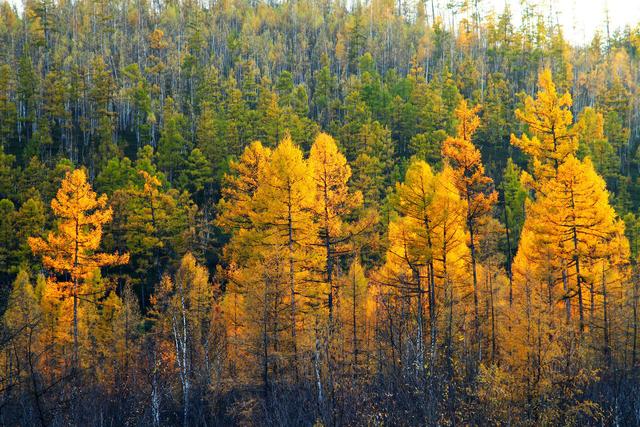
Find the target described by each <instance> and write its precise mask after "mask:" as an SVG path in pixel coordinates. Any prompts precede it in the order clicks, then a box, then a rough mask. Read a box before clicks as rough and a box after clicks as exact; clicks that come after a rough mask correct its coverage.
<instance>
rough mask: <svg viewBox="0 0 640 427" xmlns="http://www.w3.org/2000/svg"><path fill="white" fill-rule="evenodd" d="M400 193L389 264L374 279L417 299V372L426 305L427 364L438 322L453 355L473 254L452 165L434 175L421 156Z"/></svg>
mask: <svg viewBox="0 0 640 427" xmlns="http://www.w3.org/2000/svg"><path fill="white" fill-rule="evenodd" d="M396 193H397V198H398V200H397V207H396V209H397V212H398V215H399V216H398V217H397V218H395V219H393V220H392V221H391V222H390V224H389V247H388V250H387V254H386V263H385V265H384V266H383V267H382V269H381V270H380V271H379V272H378V274H377V275H376V282H377V283H378V284H380V285H381V286H388V287H389V288H390V289H392V293H391V294H392V295H393V294H395V295H397V297H398V298H406V297H408V298H410V300H411V301H415V304H416V305H415V313H416V320H415V324H416V327H415V334H416V335H415V336H416V338H415V342H416V354H415V365H416V368H417V371H418V372H422V370H423V369H424V367H425V345H424V343H425V341H426V339H425V336H424V335H425V334H424V326H425V324H426V322H425V319H424V311H425V305H426V310H428V314H429V319H428V320H429V322H428V326H429V336H430V338H429V359H430V364H429V365H430V366H431V368H432V369H433V367H434V364H435V358H436V352H437V347H438V336H439V325H440V324H441V323H442V324H443V325H444V327H445V331H446V333H445V334H444V336H445V345H446V348H447V353H450V352H451V347H452V336H453V334H454V329H456V327H455V326H454V322H455V319H454V315H457V314H458V313H457V312H456V311H457V307H456V302H457V301H460V300H461V299H462V298H463V295H465V294H467V293H468V292H469V289H468V288H467V287H466V286H465V284H467V283H469V281H468V276H467V275H466V273H465V272H466V262H467V258H468V255H469V249H468V247H467V245H466V233H465V222H466V204H465V202H464V201H463V200H462V199H461V197H460V194H459V192H458V190H457V187H456V185H455V181H454V173H453V171H452V170H451V168H449V167H448V166H446V167H445V169H444V171H443V172H441V173H440V174H437V175H435V174H434V173H433V172H432V170H431V168H430V167H429V165H428V164H427V163H425V162H424V161H420V160H415V161H414V162H413V163H412V164H411V165H410V166H409V169H408V170H407V173H406V176H405V180H404V182H403V183H400V184H398V185H397V188H396ZM454 284H456V285H457V286H454ZM454 288H457V289H454ZM425 295H426V301H425ZM440 313H445V317H444V322H442V321H441V320H442V319H441V318H439V317H438V316H439V314H440ZM456 317H457V316H456ZM462 317H464V316H462Z"/></svg>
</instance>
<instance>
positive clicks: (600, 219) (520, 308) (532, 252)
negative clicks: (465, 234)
mask: <svg viewBox="0 0 640 427" xmlns="http://www.w3.org/2000/svg"><path fill="white" fill-rule="evenodd" d="M628 254H629V244H628V242H627V239H626V237H625V236H624V225H623V223H622V221H621V220H620V219H619V218H618V217H617V216H616V214H615V211H614V210H613V208H612V207H611V206H610V204H609V193H608V192H607V190H606V186H605V183H604V180H603V179H602V178H601V177H600V176H598V174H597V173H596V172H595V170H594V168H593V165H592V164H591V161H590V160H589V159H588V158H587V159H586V160H585V161H580V160H578V159H576V158H575V157H573V156H572V155H569V156H568V157H567V158H566V159H565V160H564V162H563V163H561V164H560V165H559V167H558V170H557V176H556V178H555V179H548V180H544V181H543V182H542V183H540V184H539V187H538V191H537V192H536V199H535V200H534V201H532V202H530V203H529V204H528V206H527V217H526V220H525V223H524V227H523V233H522V238H521V242H520V245H519V248H518V253H517V255H516V257H515V259H514V263H513V277H514V283H515V289H516V292H515V295H516V298H515V300H516V301H517V302H516V304H514V310H515V311H513V312H512V320H513V321H514V325H515V326H514V329H515V331H514V337H516V339H517V340H518V341H519V345H516V346H515V348H519V349H520V350H517V351H515V352H514V355H515V356H518V355H519V356H520V357H514V363H518V362H517V361H518V360H520V362H519V363H520V364H521V367H522V364H523V363H524V364H525V365H526V370H525V372H526V374H523V376H525V377H527V376H530V378H533V379H535V381H534V382H533V383H529V386H530V388H531V392H533V391H534V390H535V391H540V390H544V388H545V387H546V386H548V385H549V384H550V382H552V381H556V380H558V378H559V377H562V378H567V377H570V376H571V375H573V374H574V372H573V369H575V366H577V365H579V364H578V363H577V362H576V361H575V360H573V361H572V359H571V357H570V355H571V354H573V355H574V356H573V357H574V358H575V357H580V356H581V355H583V354H584V352H583V351H582V350H581V352H575V348H574V347H575V344H572V343H573V341H576V340H577V344H578V345H579V347H580V348H582V346H581V344H583V343H584V342H585V340H586V339H587V338H588V339H589V342H591V343H592V344H593V346H594V347H600V348H602V352H603V355H604V358H605V359H607V360H608V361H609V362H608V363H610V358H611V357H612V356H611V349H612V340H611V332H612V331H613V330H614V328H612V325H613V324H614V323H612V313H621V311H622V308H623V306H624V298H625V295H624V292H623V286H622V285H623V284H624V282H625V280H627V278H628V272H627V268H626V259H627V258H628ZM615 330H616V333H617V334H618V336H619V334H620V333H621V332H620V331H621V329H620V328H619V327H618V328H615ZM574 331H576V332H577V334H575V333H574ZM574 337H576V338H574ZM562 359H564V360H566V363H564V364H563V365H562V366H564V367H563V368H558V365H556V364H555V362H554V360H562ZM525 361H526V363H525ZM554 378H555V379H554Z"/></svg>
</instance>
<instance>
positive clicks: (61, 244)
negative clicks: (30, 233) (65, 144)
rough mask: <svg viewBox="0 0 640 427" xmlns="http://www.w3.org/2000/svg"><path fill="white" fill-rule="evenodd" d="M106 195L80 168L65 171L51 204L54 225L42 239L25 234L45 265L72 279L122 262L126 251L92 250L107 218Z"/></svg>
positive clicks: (126, 256)
mask: <svg viewBox="0 0 640 427" xmlns="http://www.w3.org/2000/svg"><path fill="white" fill-rule="evenodd" d="M106 203H107V198H106V196H104V195H103V196H100V197H98V196H97V195H96V193H95V192H94V191H93V190H92V189H91V185H90V184H89V183H88V182H87V176H86V174H85V172H84V171H83V170H82V169H76V170H74V171H72V172H68V173H67V175H66V177H65V179H64V180H63V181H62V183H61V186H60V189H59V190H58V193H57V195H56V197H55V198H54V199H53V200H52V201H51V208H52V209H53V213H54V215H55V216H56V217H57V218H58V220H59V221H58V224H57V227H56V228H57V229H56V230H55V231H54V232H50V233H49V234H48V235H47V238H46V239H42V238H39V237H37V238H29V245H30V246H31V250H32V251H33V252H34V253H35V254H41V255H42V261H43V264H44V266H45V267H46V268H48V269H50V270H53V271H56V272H57V273H59V274H69V275H70V276H71V278H72V279H74V280H75V279H84V278H87V277H88V276H90V275H91V274H93V271H94V270H95V269H96V268H100V267H103V266H107V265H118V264H126V263H127V262H128V261H129V256H128V254H122V255H119V254H102V253H96V250H97V249H98V247H99V246H100V240H101V238H102V227H103V225H104V224H106V223H108V222H109V221H111V215H112V213H111V209H110V208H107V207H106Z"/></svg>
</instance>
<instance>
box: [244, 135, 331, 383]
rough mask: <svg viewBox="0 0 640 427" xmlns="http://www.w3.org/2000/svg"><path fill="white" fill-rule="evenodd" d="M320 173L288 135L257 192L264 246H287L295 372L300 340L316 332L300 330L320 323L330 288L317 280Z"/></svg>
mask: <svg viewBox="0 0 640 427" xmlns="http://www.w3.org/2000/svg"><path fill="white" fill-rule="evenodd" d="M313 177H314V172H313V169H312V168H311V167H310V165H309V163H308V162H307V160H305V159H304V157H303V154H302V150H301V149H300V148H299V147H298V146H297V145H295V144H294V143H293V141H292V139H291V137H290V136H286V137H285V138H284V139H283V140H282V141H281V142H280V144H278V146H277V147H276V148H275V149H274V150H273V153H272V155H271V157H270V159H269V163H268V165H267V167H265V169H264V173H263V174H262V175H261V176H260V177H259V185H258V189H257V191H256V194H255V198H254V199H255V200H254V203H255V206H256V209H255V210H254V211H253V212H252V214H251V216H252V221H253V222H254V223H256V224H258V229H260V230H262V231H263V232H264V237H263V239H262V244H263V245H266V247H267V249H268V248H269V247H271V248H274V249H284V250H285V252H286V259H287V267H286V271H287V283H288V286H289V296H288V298H287V301H288V304H289V308H290V313H289V314H290V319H289V328H290V331H291V337H290V349H291V353H292V357H293V361H292V363H293V372H294V374H295V375H296V376H297V375H298V370H299V366H298V364H299V352H300V349H301V348H300V347H301V346H302V345H310V343H308V342H306V343H302V342H299V338H305V337H307V336H312V335H313V334H304V333H303V334H302V336H301V337H299V336H298V335H299V331H309V330H310V329H309V328H313V327H314V326H313V325H314V324H315V323H316V322H317V320H318V319H317V317H316V316H317V315H318V313H319V309H320V308H321V306H322V296H323V295H327V290H326V289H323V286H320V285H319V284H318V283H319V282H320V281H318V280H317V277H316V276H317V273H316V272H317V271H318V270H319V268H320V266H319V264H320V262H321V258H320V256H319V253H318V250H317V246H315V245H313V243H314V241H315V240H316V236H317V235H318V232H317V226H316V223H315V222H314V220H313V219H314V218H313V213H312V210H313V206H314V203H315V199H316V185H315V182H314V179H313Z"/></svg>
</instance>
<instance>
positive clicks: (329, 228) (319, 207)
mask: <svg viewBox="0 0 640 427" xmlns="http://www.w3.org/2000/svg"><path fill="white" fill-rule="evenodd" d="M309 166H310V168H311V170H312V171H313V179H314V181H315V185H316V191H315V195H316V200H315V203H314V205H313V213H314V216H315V219H316V222H317V223H318V231H319V236H318V237H319V242H318V243H319V244H320V245H322V246H323V248H324V252H325V253H324V264H325V267H324V276H325V280H326V282H327V284H328V286H329V292H328V295H327V307H328V310H329V323H330V325H329V327H330V328H331V323H332V318H333V305H334V302H333V300H334V293H335V292H336V289H335V283H334V281H335V271H334V270H335V268H334V264H335V262H336V258H337V257H339V256H340V255H344V253H345V251H346V250H347V246H346V245H347V243H348V240H349V237H350V236H349V229H348V228H347V224H346V221H345V218H346V217H347V216H348V215H349V214H351V213H352V212H353V211H354V210H355V209H356V208H358V207H360V206H361V205H362V194H361V193H360V192H355V193H354V192H350V191H349V186H348V182H349V178H351V167H350V166H349V165H348V164H347V159H346V158H345V157H344V155H343V154H342V153H341V152H340V151H339V150H338V146H337V144H336V142H335V140H334V139H333V138H332V137H331V136H330V135H327V134H326V133H320V134H318V136H317V137H316V139H315V142H314V143H313V145H312V146H311V152H310V153H309Z"/></svg>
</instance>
